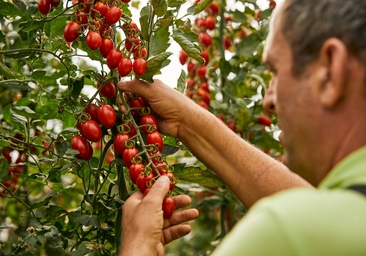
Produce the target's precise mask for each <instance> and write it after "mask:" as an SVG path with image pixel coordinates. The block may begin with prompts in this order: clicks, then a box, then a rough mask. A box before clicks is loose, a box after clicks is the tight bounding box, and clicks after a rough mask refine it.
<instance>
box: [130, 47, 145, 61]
mask: <svg viewBox="0 0 366 256" xmlns="http://www.w3.org/2000/svg"><path fill="white" fill-rule="evenodd" d="M133 57H134V58H135V59H137V58H143V59H144V60H146V58H147V50H146V48H145V47H136V48H135V49H134V50H133Z"/></svg>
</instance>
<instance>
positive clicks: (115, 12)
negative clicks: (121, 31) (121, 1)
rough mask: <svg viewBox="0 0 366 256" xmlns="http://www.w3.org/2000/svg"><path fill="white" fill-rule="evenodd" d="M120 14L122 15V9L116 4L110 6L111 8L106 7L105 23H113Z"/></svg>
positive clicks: (117, 19)
mask: <svg viewBox="0 0 366 256" xmlns="http://www.w3.org/2000/svg"><path fill="white" fill-rule="evenodd" d="M121 16H122V9H121V8H119V7H118V6H116V5H115V6H112V7H111V8H109V9H108V11H107V13H106V15H105V23H107V24H108V25H113V24H115V23H116V22H117V21H119V19H120V18H121Z"/></svg>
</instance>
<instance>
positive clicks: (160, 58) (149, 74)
mask: <svg viewBox="0 0 366 256" xmlns="http://www.w3.org/2000/svg"><path fill="white" fill-rule="evenodd" d="M170 55H172V53H171V52H163V53H161V54H159V55H156V56H154V57H153V58H151V59H149V60H148V61H146V72H145V74H143V75H142V76H141V78H142V79H145V80H146V81H148V82H151V83H152V82H153V81H154V80H153V79H152V78H153V76H154V75H155V74H157V73H158V72H159V71H160V69H161V68H162V67H163V65H164V62H165V61H166V60H167V59H168V57H169V56H170Z"/></svg>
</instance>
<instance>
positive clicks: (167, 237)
mask: <svg viewBox="0 0 366 256" xmlns="http://www.w3.org/2000/svg"><path fill="white" fill-rule="evenodd" d="M169 186H170V180H169V178H168V177H167V176H162V177H160V178H159V179H158V180H157V181H156V182H155V184H154V185H153V186H152V187H151V189H150V191H149V193H148V194H147V195H146V196H145V197H144V196H143V194H142V193H141V192H139V191H138V192H136V193H134V194H133V195H131V197H130V198H129V199H127V201H126V202H125V204H124V205H123V208H122V247H121V253H120V256H124V255H129V256H131V255H164V245H165V244H167V243H169V242H171V241H173V240H175V239H178V238H180V237H182V236H185V235H187V234H188V233H189V232H190V231H191V227H190V226H189V225H187V224H183V223H184V222H186V221H190V220H193V219H195V218H197V217H198V211H197V210H196V209H186V210H182V211H175V212H174V213H173V215H172V216H171V217H170V218H169V219H164V218H163V210H162V203H163V199H164V197H165V196H166V194H167V193H168V191H169ZM173 199H174V204H175V208H176V209H179V208H182V207H186V206H188V205H189V204H190V203H191V199H190V197H189V196H187V195H180V196H175V197H173Z"/></svg>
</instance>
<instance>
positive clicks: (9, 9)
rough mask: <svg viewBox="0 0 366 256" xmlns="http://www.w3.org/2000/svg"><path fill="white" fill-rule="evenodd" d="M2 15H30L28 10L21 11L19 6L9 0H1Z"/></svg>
mask: <svg viewBox="0 0 366 256" xmlns="http://www.w3.org/2000/svg"><path fill="white" fill-rule="evenodd" d="M0 16H2V17H12V18H15V17H17V16H22V17H25V16H28V13H27V12H21V11H19V10H18V8H17V7H16V6H15V5H13V4H11V3H8V2H4V0H0Z"/></svg>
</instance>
